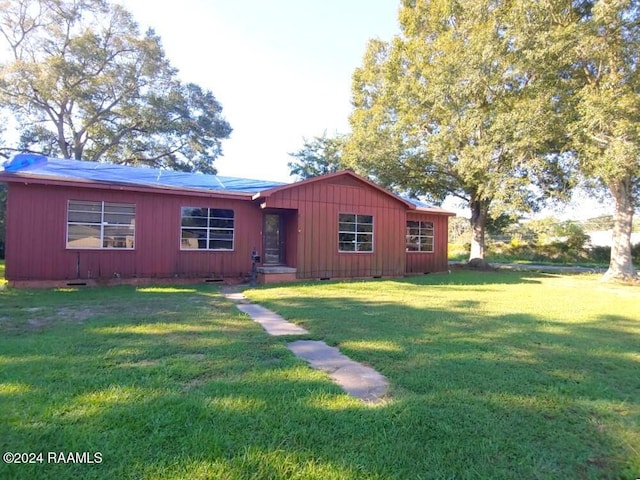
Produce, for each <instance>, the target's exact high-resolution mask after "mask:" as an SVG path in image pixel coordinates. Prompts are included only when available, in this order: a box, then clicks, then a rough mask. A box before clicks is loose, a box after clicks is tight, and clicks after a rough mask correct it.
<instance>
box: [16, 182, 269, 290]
mask: <svg viewBox="0 0 640 480" xmlns="http://www.w3.org/2000/svg"><path fill="white" fill-rule="evenodd" d="M9 199H10V205H8V208H7V228H6V230H7V240H6V257H7V260H6V277H7V279H8V280H73V279H92V278H94V279H98V278H113V277H118V276H119V277H122V278H126V277H144V278H146V277H160V278H170V277H209V276H212V277H240V276H246V275H248V274H249V272H250V270H251V251H252V249H253V247H254V246H260V245H261V228H259V227H258V228H257V227H256V225H260V224H261V222H262V212H261V211H260V208H259V207H258V206H257V205H256V204H254V203H252V202H251V201H249V200H243V199H238V200H234V199H218V198H208V197H202V196H188V195H167V194H162V193H143V192H131V191H118V190H100V189H96V188H80V187H60V186H51V185H23V184H19V183H10V184H9ZM69 200H91V201H108V202H119V203H133V204H135V205H136V231H135V249H133V250H83V249H67V248H66V227H67V203H68V201H69ZM183 206H195V207H210V208H211V207H214V208H229V209H233V210H234V212H235V232H234V250H233V251H229V252H226V251H224V252H222V251H220V252H219V251H183V250H180V215H181V213H180V209H181V207H183Z"/></svg>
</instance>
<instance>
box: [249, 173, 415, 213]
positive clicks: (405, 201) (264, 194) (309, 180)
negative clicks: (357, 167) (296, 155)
mask: <svg viewBox="0 0 640 480" xmlns="http://www.w3.org/2000/svg"><path fill="white" fill-rule="evenodd" d="M344 176H349V177H352V178H355V179H357V180H359V181H360V182H362V183H364V184H366V185H368V186H370V187H372V188H374V189H376V190H378V191H380V192H382V193H384V194H385V195H388V196H390V197H392V198H394V199H395V200H397V201H398V202H401V203H403V204H404V205H405V206H406V207H408V208H412V209H413V208H416V205H415V204H414V203H413V202H412V201H411V200H408V199H405V198H402V197H399V196H398V195H395V194H394V193H391V192H390V191H389V190H385V189H384V188H382V187H381V186H379V185H376V184H375V183H373V182H372V181H371V180H368V179H366V178H364V177H361V176H360V175H357V174H356V173H354V172H353V171H352V170H340V171H339V172H334V173H327V174H326V175H320V176H318V177H312V178H307V179H306V180H302V181H300V182H296V183H288V184H284V185H281V186H278V187H275V188H272V189H269V190H267V191H264V192H258V193H256V194H255V195H254V196H253V198H254V199H257V198H266V197H269V196H271V195H273V194H274V193H276V192H280V191H282V190H287V189H290V188H296V187H298V186H300V185H306V184H309V183H315V182H322V181H326V180H328V179H330V178H334V177H344Z"/></svg>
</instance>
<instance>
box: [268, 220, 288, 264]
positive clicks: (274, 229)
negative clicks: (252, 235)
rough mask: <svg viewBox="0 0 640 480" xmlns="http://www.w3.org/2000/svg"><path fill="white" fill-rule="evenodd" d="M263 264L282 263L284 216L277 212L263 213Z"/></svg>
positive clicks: (283, 257)
mask: <svg viewBox="0 0 640 480" xmlns="http://www.w3.org/2000/svg"><path fill="white" fill-rule="evenodd" d="M262 240H263V243H264V245H263V253H264V258H263V264H264V265H283V264H284V263H285V261H284V259H285V256H284V217H283V216H282V215H279V214H277V213H265V215H264V229H263V235H262Z"/></svg>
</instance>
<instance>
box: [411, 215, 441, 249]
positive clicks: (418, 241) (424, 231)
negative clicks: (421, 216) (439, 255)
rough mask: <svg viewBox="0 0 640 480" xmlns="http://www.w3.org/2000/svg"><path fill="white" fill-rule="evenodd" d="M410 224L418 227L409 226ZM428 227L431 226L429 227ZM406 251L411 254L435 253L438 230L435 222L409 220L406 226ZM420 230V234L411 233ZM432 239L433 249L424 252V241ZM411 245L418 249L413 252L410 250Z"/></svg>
mask: <svg viewBox="0 0 640 480" xmlns="http://www.w3.org/2000/svg"><path fill="white" fill-rule="evenodd" d="M410 223H417V224H418V225H417V226H416V225H411V226H410V225H409V224H410ZM427 225H430V227H429V226H427ZM406 226H407V228H406V237H405V242H406V251H407V252H409V253H433V252H434V250H435V243H436V229H435V225H434V223H433V222H431V221H429V220H407V224H406ZM416 228H417V229H418V233H417V234H415V233H411V230H412V229H414V230H415V229H416ZM429 238H430V239H431V249H430V250H429V249H426V250H423V248H422V247H423V240H424V239H429ZM410 245H412V246H413V245H415V246H417V249H415V250H413V249H411V248H410Z"/></svg>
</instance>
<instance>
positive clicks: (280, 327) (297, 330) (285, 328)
mask: <svg viewBox="0 0 640 480" xmlns="http://www.w3.org/2000/svg"><path fill="white" fill-rule="evenodd" d="M236 307H238V310H240V311H241V312H244V313H246V314H247V315H249V316H250V317H251V318H252V319H253V320H254V321H256V322H258V323H259V324H260V325H262V328H264V329H265V330H266V331H267V333H268V334H269V335H276V336H280V335H304V334H307V333H309V332H308V331H307V330H305V329H304V328H302V327H301V326H299V325H296V324H294V323H291V322H287V321H286V320H285V319H284V318H282V317H281V316H280V315H278V314H277V313H274V312H272V311H271V310H268V309H266V308H264V307H261V306H260V305H256V304H254V303H239V304H237V305H236Z"/></svg>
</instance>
